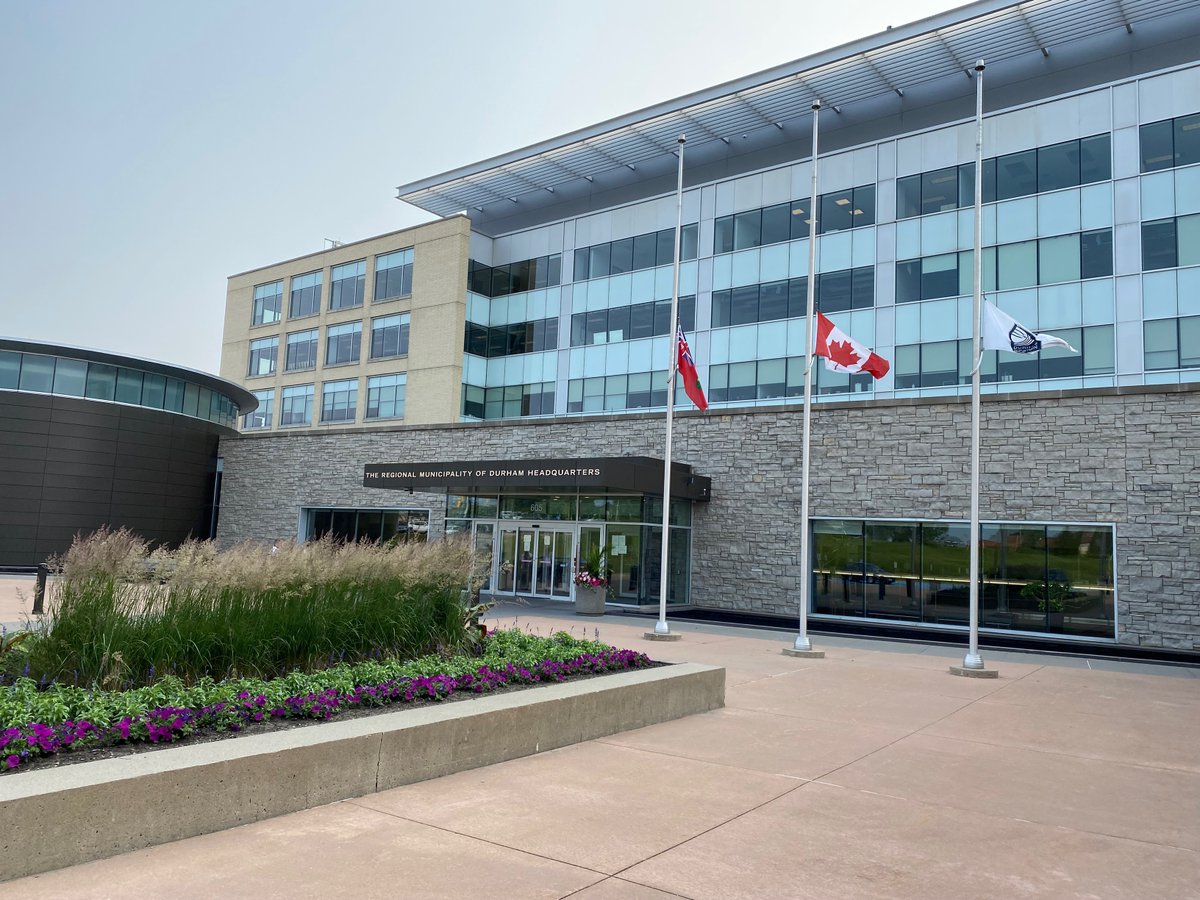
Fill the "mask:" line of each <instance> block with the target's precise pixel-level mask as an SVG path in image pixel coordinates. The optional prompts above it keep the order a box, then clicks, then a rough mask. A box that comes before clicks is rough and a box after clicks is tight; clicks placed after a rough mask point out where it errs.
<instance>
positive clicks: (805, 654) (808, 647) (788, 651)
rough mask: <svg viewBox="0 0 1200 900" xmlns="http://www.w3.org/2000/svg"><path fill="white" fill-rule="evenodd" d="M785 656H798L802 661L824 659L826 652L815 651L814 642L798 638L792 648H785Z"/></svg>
mask: <svg viewBox="0 0 1200 900" xmlns="http://www.w3.org/2000/svg"><path fill="white" fill-rule="evenodd" d="M783 655H784V656H796V657H800V658H801V659H824V658H825V651H824V650H814V649H813V645H812V641H810V640H809V639H808V638H806V637H803V638H801V637H798V638H796V640H795V642H794V643H793V644H792V646H790V647H784V648H783Z"/></svg>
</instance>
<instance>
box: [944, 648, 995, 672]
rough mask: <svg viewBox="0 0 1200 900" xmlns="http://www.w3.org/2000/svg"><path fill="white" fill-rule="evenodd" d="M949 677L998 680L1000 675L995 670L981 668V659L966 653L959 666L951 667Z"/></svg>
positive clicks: (978, 656) (977, 655) (976, 655)
mask: <svg viewBox="0 0 1200 900" xmlns="http://www.w3.org/2000/svg"><path fill="white" fill-rule="evenodd" d="M950 674H951V675H961V676H962V677H964V678H999V677H1000V673H999V672H997V671H996V670H995V669H985V668H984V667H983V657H982V656H980V655H979V654H978V653H967V655H966V656H964V657H963V661H962V665H961V666H951V667H950Z"/></svg>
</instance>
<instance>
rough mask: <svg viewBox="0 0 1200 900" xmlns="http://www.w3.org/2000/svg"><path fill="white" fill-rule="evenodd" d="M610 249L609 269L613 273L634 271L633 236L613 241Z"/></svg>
mask: <svg viewBox="0 0 1200 900" xmlns="http://www.w3.org/2000/svg"><path fill="white" fill-rule="evenodd" d="M611 247H612V249H611V250H609V257H608V270H609V273H610V274H612V275H620V274H621V273H623V272H631V271H633V238H625V239H624V240H620V241H613V242H612V245H611Z"/></svg>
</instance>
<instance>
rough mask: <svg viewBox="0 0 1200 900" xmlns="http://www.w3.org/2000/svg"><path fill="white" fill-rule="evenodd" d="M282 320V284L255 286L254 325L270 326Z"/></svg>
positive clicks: (277, 282)
mask: <svg viewBox="0 0 1200 900" xmlns="http://www.w3.org/2000/svg"><path fill="white" fill-rule="evenodd" d="M281 318H283V282H282V281H273V282H271V283H270V284H260V285H256V286H255V288H254V324H255V325H270V324H271V323H273V322H278V321H279V320H280V319H281Z"/></svg>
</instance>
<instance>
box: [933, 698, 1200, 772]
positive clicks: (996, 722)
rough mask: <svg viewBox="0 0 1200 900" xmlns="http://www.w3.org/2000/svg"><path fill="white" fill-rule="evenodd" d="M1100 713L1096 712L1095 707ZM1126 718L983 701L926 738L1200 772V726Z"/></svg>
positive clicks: (944, 722)
mask: <svg viewBox="0 0 1200 900" xmlns="http://www.w3.org/2000/svg"><path fill="white" fill-rule="evenodd" d="M1093 708H1094V707H1093ZM1158 725H1159V727H1156V728H1147V727H1146V724H1145V722H1144V721H1137V720H1131V719H1130V718H1122V717H1121V715H1120V714H1119V713H1118V712H1117V711H1116V710H1108V711H1099V710H1097V711H1095V712H1092V711H1088V712H1083V711H1078V710H1068V709H1064V708H1063V707H1062V706H1057V707H1054V708H1050V709H1044V708H1040V707H1031V706H1010V705H1007V704H1003V703H991V702H989V701H987V700H980V701H977V702H976V703H973V704H971V705H970V706H967V707H965V708H963V709H962V710H960V711H959V712H958V713H957V714H955V715H953V716H950V717H947V718H945V719H943V720H942V721H939V722H936V723H932V724H931V725H930V726H929V727H928V728H927V729H926V732H925V733H926V734H930V735H934V736H937V737H948V738H958V739H959V740H965V741H977V742H980V743H985V744H997V745H1000V746H1005V747H1016V748H1020V749H1025V750H1047V751H1050V752H1052V753H1062V754H1066V755H1068V756H1079V757H1083V758H1090V759H1107V760H1111V761H1112V762H1124V763H1131V764H1133V765H1148V766H1160V767H1163V768H1174V769H1184V770H1186V771H1189V772H1200V754H1198V753H1197V750H1196V748H1197V747H1198V746H1200V721H1197V720H1191V721H1175V722H1160V723H1158Z"/></svg>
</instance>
